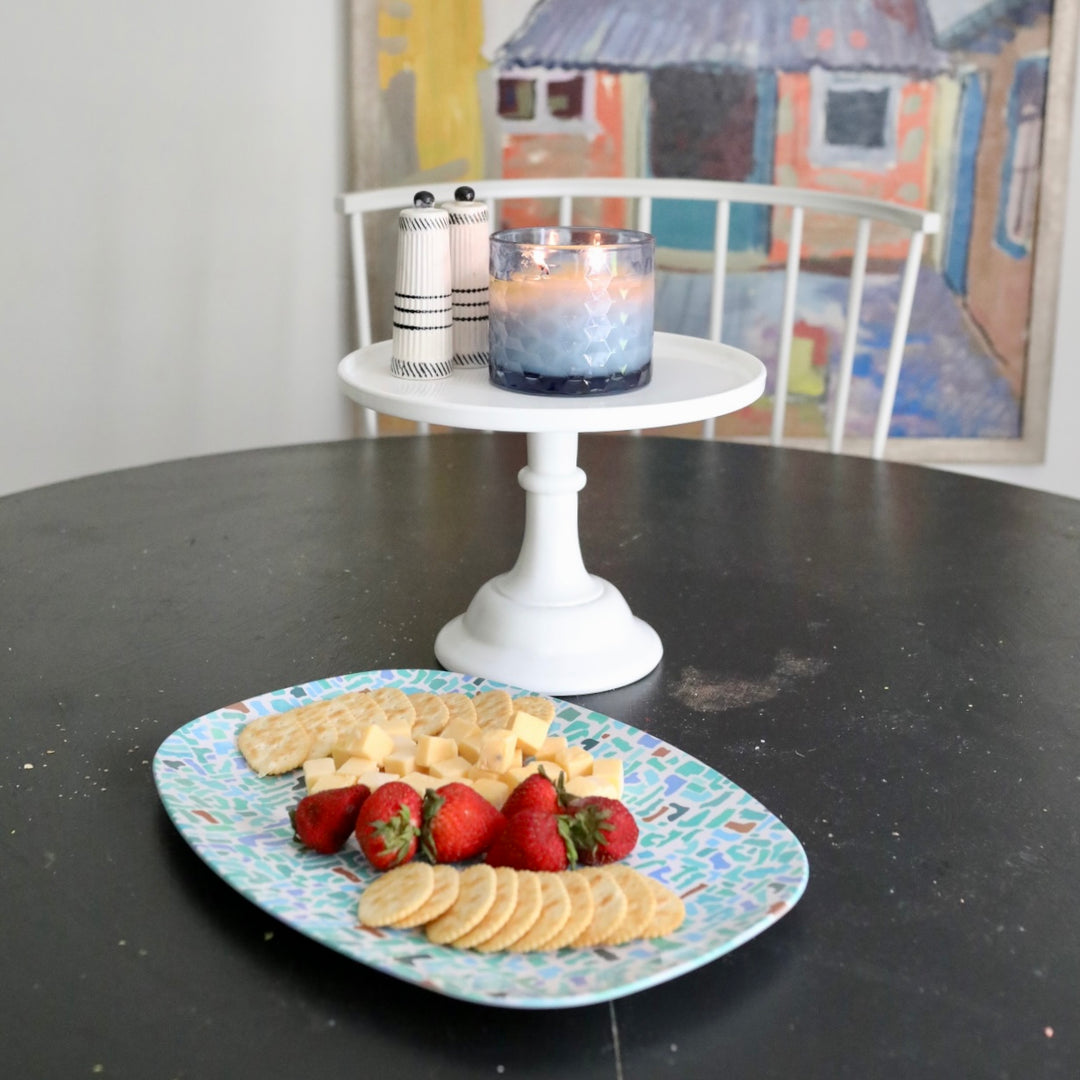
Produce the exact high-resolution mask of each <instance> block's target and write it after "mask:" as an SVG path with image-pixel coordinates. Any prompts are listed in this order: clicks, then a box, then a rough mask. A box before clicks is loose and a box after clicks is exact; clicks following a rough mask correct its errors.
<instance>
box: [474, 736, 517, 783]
mask: <svg viewBox="0 0 1080 1080" xmlns="http://www.w3.org/2000/svg"><path fill="white" fill-rule="evenodd" d="M516 749H517V736H516V735H515V734H514V733H513V732H512V731H507V730H506V729H504V728H498V729H496V730H495V731H485V732H484V737H483V738H482V739H481V740H480V756H479V758H477V760H476V764H477V765H479V766H480V768H482V769H490V770H491V771H492V772H497V773H504V772H506V770H507V769H510V768H513V765H514V751H515V750H516ZM464 756H465V755H464V754H463V755H462V757H464Z"/></svg>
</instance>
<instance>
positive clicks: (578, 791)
mask: <svg viewBox="0 0 1080 1080" xmlns="http://www.w3.org/2000/svg"><path fill="white" fill-rule="evenodd" d="M566 792H567V794H568V795H573V796H575V798H579V799H583V798H585V797H586V796H587V795H604V796H606V797H607V798H609V799H617V798H618V795H616V794H615V789H614V788H613V787H612V786H611V784H609V783H607V782H606V781H604V780H599V779H597V778H596V777H595V776H575V777H573V779H571V780H568V781H567V782H566Z"/></svg>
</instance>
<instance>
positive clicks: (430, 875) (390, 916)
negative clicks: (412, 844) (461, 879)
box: [359, 862, 435, 926]
mask: <svg viewBox="0 0 1080 1080" xmlns="http://www.w3.org/2000/svg"><path fill="white" fill-rule="evenodd" d="M434 889H435V871H434V869H433V868H432V866H431V864H430V863H425V862H410V863H406V864H405V865H404V866H397V867H395V868H394V869H393V870H388V871H387V872H386V873H385V874H383V875H382V877H378V878H376V879H375V880H374V881H373V882H372V883H371V884H370V885H369V886H368V887H367V888H366V889H365V890H364V892H363V894H362V895H361V896H360V908H359V916H360V922H361V923H363V924H364V926H392V925H393V924H394V923H395V922H397V921H398V920H399V919H404V918H406V917H407V916H409V915H411V914H412V913H413V912H414V911H416V910H417V909H418V908H419V907H420V906H421V904H423V903H425V902H426V901H427V899H428V897H429V896H431V894H432V892H433V891H434Z"/></svg>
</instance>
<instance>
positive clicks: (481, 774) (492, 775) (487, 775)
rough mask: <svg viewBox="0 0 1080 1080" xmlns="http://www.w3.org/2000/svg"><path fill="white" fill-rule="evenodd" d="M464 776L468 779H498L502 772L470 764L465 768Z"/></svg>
mask: <svg viewBox="0 0 1080 1080" xmlns="http://www.w3.org/2000/svg"><path fill="white" fill-rule="evenodd" d="M465 776H466V777H467V778H468V779H469V780H499V779H501V777H502V773H497V772H492V771H491V770H490V769H481V768H480V766H479V765H470V766H469V767H468V768H467V769H466V770H465Z"/></svg>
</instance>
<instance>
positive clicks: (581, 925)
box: [544, 870, 593, 949]
mask: <svg viewBox="0 0 1080 1080" xmlns="http://www.w3.org/2000/svg"><path fill="white" fill-rule="evenodd" d="M559 877H560V878H562V883H563V886H564V887H565V889H566V893H567V895H568V896H569V897H570V918H569V919H567V920H566V924H565V925H564V926H563V928H562V929H561V930H560V931H559V932H558V933H557V934H556V935H555V936H554V937H553V938H551V939H550V940H549V941H548V942H547V944H545V945H544V948H545V949H561V948H562V947H563V946H564V945H569V944H570V942H572V941H573V940H574V939H575V938H576V937H578V936H579V935H580V934H581V933H583V932H584V930H585V928H586V927H587V926H588V925H589V923H590V922H592V916H593V894H592V889H591V888H589V880H588V878H587V877H586V876H585V875H584V874H580V873H578V872H577V871H576V870H564V871H563V872H562V873H561V874H560V875H559Z"/></svg>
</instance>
